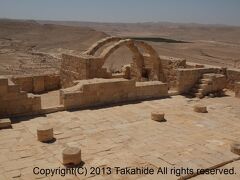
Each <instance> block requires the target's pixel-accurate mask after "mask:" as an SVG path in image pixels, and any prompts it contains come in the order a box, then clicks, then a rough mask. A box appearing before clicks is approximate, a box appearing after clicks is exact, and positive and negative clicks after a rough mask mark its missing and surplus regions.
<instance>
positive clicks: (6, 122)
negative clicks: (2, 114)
mask: <svg viewBox="0 0 240 180" xmlns="http://www.w3.org/2000/svg"><path fill="white" fill-rule="evenodd" d="M11 127H12V125H11V120H10V119H8V118H6V119H0V129H5V128H11Z"/></svg>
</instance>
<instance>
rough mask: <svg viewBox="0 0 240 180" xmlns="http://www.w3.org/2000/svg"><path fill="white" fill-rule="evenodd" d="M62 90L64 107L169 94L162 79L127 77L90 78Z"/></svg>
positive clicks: (78, 106)
mask: <svg viewBox="0 0 240 180" xmlns="http://www.w3.org/2000/svg"><path fill="white" fill-rule="evenodd" d="M76 83H78V84H77V85H76V86H73V87H70V88H66V89H62V90H61V91H60V93H61V95H60V97H61V102H62V103H63V105H64V107H65V108H67V109H69V108H80V107H90V106H96V105H106V104H113V103H118V102H127V101H133V100H144V99H150V98H161V97H167V96H168V86H167V84H166V83H162V82H160V81H149V82H135V81H134V80H127V79H123V78H122V79H90V80H81V81H77V82H76Z"/></svg>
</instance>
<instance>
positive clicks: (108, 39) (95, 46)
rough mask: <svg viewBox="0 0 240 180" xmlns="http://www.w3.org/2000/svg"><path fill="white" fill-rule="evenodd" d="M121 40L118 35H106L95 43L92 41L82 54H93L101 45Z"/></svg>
mask: <svg viewBox="0 0 240 180" xmlns="http://www.w3.org/2000/svg"><path fill="white" fill-rule="evenodd" d="M120 40H122V38H120V37H114V36H112V37H106V38H104V39H101V40H99V41H97V42H96V43H94V44H93V45H92V46H91V47H90V48H89V49H88V50H87V51H85V52H84V54H86V55H92V56H94V54H95V53H96V52H97V50H98V49H100V48H101V47H103V46H104V45H106V44H108V43H110V42H117V41H120Z"/></svg>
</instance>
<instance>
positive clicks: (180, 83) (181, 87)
mask: <svg viewBox="0 0 240 180" xmlns="http://www.w3.org/2000/svg"><path fill="white" fill-rule="evenodd" d="M205 73H218V74H221V73H223V70H222V68H197V69H178V70H177V90H178V92H179V93H188V92H189V90H190V89H191V88H192V87H193V86H194V85H195V84H196V83H197V82H198V81H199V79H200V78H201V77H202V75H203V74H205Z"/></svg>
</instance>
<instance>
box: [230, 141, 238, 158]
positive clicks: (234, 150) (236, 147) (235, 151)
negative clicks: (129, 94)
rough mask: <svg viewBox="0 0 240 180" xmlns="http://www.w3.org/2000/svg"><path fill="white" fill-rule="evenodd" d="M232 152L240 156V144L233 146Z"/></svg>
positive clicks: (233, 144)
mask: <svg viewBox="0 0 240 180" xmlns="http://www.w3.org/2000/svg"><path fill="white" fill-rule="evenodd" d="M231 151H232V152H233V153H234V154H237V155H240V142H239V143H232V144H231Z"/></svg>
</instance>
